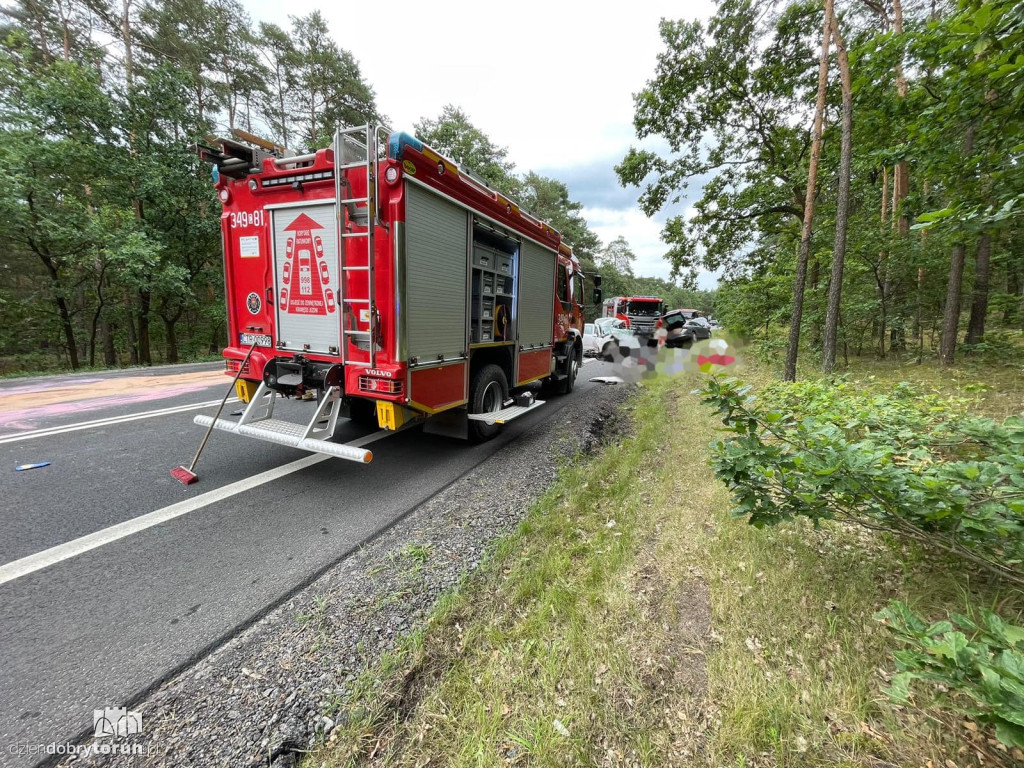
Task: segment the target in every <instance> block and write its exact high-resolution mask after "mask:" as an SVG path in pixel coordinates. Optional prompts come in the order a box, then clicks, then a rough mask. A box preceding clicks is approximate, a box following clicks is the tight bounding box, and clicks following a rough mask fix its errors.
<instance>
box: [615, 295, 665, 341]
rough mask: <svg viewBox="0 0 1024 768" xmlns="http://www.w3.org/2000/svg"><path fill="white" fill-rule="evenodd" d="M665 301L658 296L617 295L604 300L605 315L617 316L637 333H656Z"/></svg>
mask: <svg viewBox="0 0 1024 768" xmlns="http://www.w3.org/2000/svg"><path fill="white" fill-rule="evenodd" d="M664 312H665V302H664V301H662V300H661V299H659V298H657V297H656V296H616V297H615V298H613V299H605V300H604V313H603V314H604V317H617V318H619V319H620V320H624V321H625V322H626V326H627V327H629V328H632V329H633V330H634V331H636V332H637V333H643V334H651V333H654V329H655V326H656V324H657V322H658V318H659V317H661V316H662V314H664Z"/></svg>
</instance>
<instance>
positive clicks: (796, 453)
mask: <svg viewBox="0 0 1024 768" xmlns="http://www.w3.org/2000/svg"><path fill="white" fill-rule="evenodd" d="M912 392H913V390H912V388H911V387H909V385H899V386H898V387H896V388H895V390H894V391H893V392H891V393H887V394H876V393H872V392H868V391H864V390H859V389H857V388H855V387H854V386H852V385H850V384H848V383H845V382H842V381H837V382H822V381H812V382H801V383H794V384H776V385H773V386H769V387H767V388H765V390H764V392H763V393H762V398H763V399H766V400H767V401H768V406H765V405H762V404H761V402H760V401H758V400H756V399H755V398H753V397H752V396H751V395H750V388H749V387H747V386H744V385H743V384H742V382H739V381H737V380H734V379H723V380H718V379H716V378H712V379H710V380H709V381H708V382H707V384H706V386H705V388H704V389H703V390H702V391H701V394H702V396H703V398H704V401H705V402H706V403H708V404H710V405H712V406H714V407H715V408H716V409H717V411H718V413H720V414H721V415H722V423H723V431H724V432H727V433H729V434H731V435H733V436H732V437H729V438H726V439H724V440H722V441H719V442H718V443H716V444H715V445H714V446H713V449H712V462H711V463H712V466H713V467H714V469H715V472H716V473H717V475H718V477H719V478H720V479H722V480H723V481H724V482H725V483H726V485H727V486H728V487H729V489H730V490H731V491H732V493H733V499H734V501H735V505H736V509H737V510H742V511H743V514H744V515H746V516H748V518H749V520H750V522H751V523H752V524H755V525H765V524H768V525H770V524H775V523H778V522H781V521H783V520H788V519H791V518H793V517H797V516H801V517H809V518H811V519H812V520H820V519H828V518H836V519H840V520H845V521H849V522H853V523H859V524H862V525H867V526H870V527H872V528H877V527H882V528H884V529H886V530H889V531H891V532H893V533H895V534H897V535H900V536H904V537H907V538H909V539H912V540H914V541H917V542H920V543H922V544H924V545H925V546H931V547H934V548H935V549H936V550H938V551H941V552H951V553H954V554H957V555H959V556H960V557H962V558H964V559H965V560H966V561H967V562H968V563H970V564H972V565H974V566H980V567H983V568H986V569H989V570H992V571H994V572H995V573H997V574H998V575H1000V576H1002V577H1004V578H1009V579H1012V580H1014V581H1015V582H1018V583H1020V582H1024V571H1022V570H1021V564H1022V563H1024V517H1022V516H1021V514H1020V502H1021V500H1022V498H1024V455H1022V452H1021V451H1020V450H1019V448H1018V446H1019V445H1020V443H1019V442H1018V441H1021V440H1024V420H1021V419H1019V418H1011V419H1007V420H1006V421H1005V422H1003V423H1002V424H996V423H995V422H993V421H992V420H990V419H977V418H970V417H967V416H965V415H964V413H963V411H964V403H963V401H958V400H947V401H943V400H940V399H939V398H936V397H929V396H919V395H915V396H910V395H911V394H912ZM783 414H785V415H783ZM950 642H955V641H954V640H950ZM949 652H951V653H954V654H955V653H957V652H958V646H955V645H954V646H951V650H950V651H949Z"/></svg>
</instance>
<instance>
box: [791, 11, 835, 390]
mask: <svg viewBox="0 0 1024 768" xmlns="http://www.w3.org/2000/svg"><path fill="white" fill-rule="evenodd" d="M833 12H834V11H833V0H825V29H824V31H823V32H822V33H821V59H820V60H819V62H818V101H817V103H816V104H815V107H814V127H813V128H812V132H811V157H810V167H809V168H808V171H807V194H806V196H805V198H804V222H803V227H802V228H801V231H800V255H799V256H798V257H797V260H796V275H795V279H794V281H793V312H792V314H791V315H790V319H789V345H788V347H787V349H786V371H785V375H784V378H785V380H786V381H796V360H797V355H798V354H799V349H800V324H801V323H802V322H803V317H804V284H805V283H806V281H807V262H808V259H809V258H810V253H811V225H812V223H813V221H814V199H815V197H816V192H817V188H818V159H819V158H820V157H821V124H822V122H823V120H824V115H825V92H826V90H827V88H828V44H829V36H830V30H831V27H832V15H833Z"/></svg>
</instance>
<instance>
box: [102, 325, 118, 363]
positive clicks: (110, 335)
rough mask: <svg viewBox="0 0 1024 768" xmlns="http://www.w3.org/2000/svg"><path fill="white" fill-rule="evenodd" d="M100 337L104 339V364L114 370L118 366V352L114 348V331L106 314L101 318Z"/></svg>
mask: <svg viewBox="0 0 1024 768" xmlns="http://www.w3.org/2000/svg"><path fill="white" fill-rule="evenodd" d="M100 337H101V338H102V339H103V364H104V365H105V366H107V367H108V368H113V367H114V366H116V365H117V350H116V349H115V348H114V330H113V328H111V327H110V320H108V319H107V315H106V313H104V314H103V315H101V316H100Z"/></svg>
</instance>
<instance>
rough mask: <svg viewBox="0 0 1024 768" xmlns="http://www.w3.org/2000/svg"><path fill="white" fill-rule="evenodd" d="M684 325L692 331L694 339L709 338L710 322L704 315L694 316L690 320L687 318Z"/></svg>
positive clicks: (702, 339)
mask: <svg viewBox="0 0 1024 768" xmlns="http://www.w3.org/2000/svg"><path fill="white" fill-rule="evenodd" d="M684 327H685V328H689V329H690V330H691V331H692V332H693V338H694V341H704V339H710V338H711V323H709V322H708V320H707V318H706V317H695V318H693V319H692V320H687V321H686V323H685V324H684Z"/></svg>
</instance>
